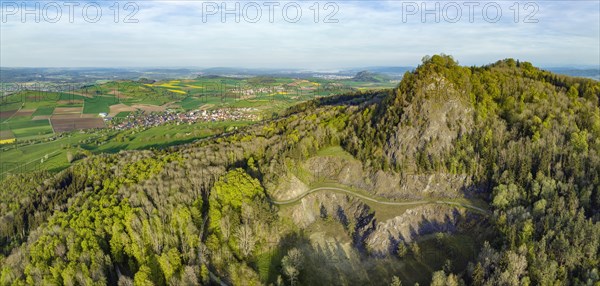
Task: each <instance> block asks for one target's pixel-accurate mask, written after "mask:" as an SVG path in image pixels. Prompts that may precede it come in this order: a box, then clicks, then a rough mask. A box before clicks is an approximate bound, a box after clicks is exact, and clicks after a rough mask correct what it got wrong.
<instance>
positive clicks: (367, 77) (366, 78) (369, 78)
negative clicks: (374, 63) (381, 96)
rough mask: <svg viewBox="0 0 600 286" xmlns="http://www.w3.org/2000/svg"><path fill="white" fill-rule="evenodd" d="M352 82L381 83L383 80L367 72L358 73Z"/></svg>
mask: <svg viewBox="0 0 600 286" xmlns="http://www.w3.org/2000/svg"><path fill="white" fill-rule="evenodd" d="M352 80H354V81H362V82H382V81H383V79H382V78H381V76H380V75H377V74H374V73H372V72H369V71H361V72H358V73H357V74H356V75H355V76H354V77H353V78H352Z"/></svg>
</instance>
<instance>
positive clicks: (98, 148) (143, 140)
mask: <svg viewBox="0 0 600 286" xmlns="http://www.w3.org/2000/svg"><path fill="white" fill-rule="evenodd" d="M40 121H46V124H47V120H40ZM30 122H34V123H30ZM30 122H19V123H18V124H16V125H15V126H16V127H17V130H19V132H34V131H35V130H36V129H35V128H46V127H45V126H44V125H43V124H41V122H37V121H30ZM36 124H38V125H39V126H37V127H36V126H35V125H36ZM249 124H252V122H242V121H240V122H199V123H195V124H191V125H179V126H177V125H163V126H157V127H153V128H149V129H147V130H144V131H141V132H137V131H133V130H128V131H120V132H119V131H114V130H109V129H106V130H101V131H96V132H92V133H81V132H78V131H74V132H69V133H65V134H63V135H61V137H59V138H57V139H56V140H53V141H48V142H39V143H34V144H26V145H5V146H2V145H0V157H2V160H3V161H5V162H13V163H15V164H16V163H18V164H25V166H24V167H22V168H19V169H18V170H19V171H22V172H27V171H31V170H34V169H48V170H54V171H58V170H62V169H64V168H66V167H68V166H69V165H70V164H69V163H68V162H67V160H66V154H67V152H69V151H71V152H72V153H77V152H80V153H82V152H90V153H94V154H99V153H116V152H119V151H121V150H140V149H149V148H165V147H168V146H172V145H177V144H184V143H189V142H192V141H194V140H198V139H201V138H205V137H207V136H211V135H215V134H219V133H221V132H223V131H231V130H232V129H233V128H236V127H242V126H246V125H249ZM8 127H9V125H8V124H0V132H2V134H4V130H5V128H8ZM10 127H13V125H10ZM23 127H25V128H23ZM19 128H20V129H19ZM47 128H50V125H49V124H48V125H47ZM46 131H48V130H46ZM49 131H50V132H51V131H52V129H51V128H50V129H49ZM6 134H8V133H6ZM15 135H16V136H17V140H19V139H20V138H19V135H17V133H15ZM21 136H22V134H21ZM21 138H23V137H21ZM25 139H28V138H26V137H25ZM46 154H52V155H51V156H50V158H49V159H48V160H46V161H45V162H44V163H40V160H41V159H42V158H43V157H44V156H45V155H46ZM3 176H4V174H0V178H2V177H3Z"/></svg>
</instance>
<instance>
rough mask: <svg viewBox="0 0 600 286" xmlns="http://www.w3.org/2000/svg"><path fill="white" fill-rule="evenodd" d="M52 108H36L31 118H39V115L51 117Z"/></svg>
mask: <svg viewBox="0 0 600 286" xmlns="http://www.w3.org/2000/svg"><path fill="white" fill-rule="evenodd" d="M54 108H55V107H54V106H41V107H38V108H37V109H36V110H35V112H34V113H33V116H39V115H52V112H54Z"/></svg>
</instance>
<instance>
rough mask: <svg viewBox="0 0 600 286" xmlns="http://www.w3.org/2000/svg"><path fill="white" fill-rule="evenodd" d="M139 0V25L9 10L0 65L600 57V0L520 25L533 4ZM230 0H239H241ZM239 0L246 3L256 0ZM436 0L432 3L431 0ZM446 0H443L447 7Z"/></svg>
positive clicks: (557, 7)
mask: <svg viewBox="0 0 600 286" xmlns="http://www.w3.org/2000/svg"><path fill="white" fill-rule="evenodd" d="M578 2H581V1H578ZM3 3H5V2H3ZM43 3H44V2H42V6H43ZM57 3H61V2H57ZM80 3H81V6H83V5H85V4H86V2H80ZM119 3H120V5H124V4H125V3H126V2H119ZM136 3H137V5H138V6H139V11H138V12H137V14H136V15H135V18H137V19H138V20H139V23H129V24H128V23H123V22H122V21H123V18H124V17H125V16H126V15H127V14H128V13H129V12H131V11H132V10H131V9H132V7H129V8H130V9H129V10H127V11H125V10H123V8H124V7H122V6H121V7H120V10H121V11H120V13H119V20H120V21H119V23H114V22H113V17H114V9H112V10H111V9H110V7H109V5H108V4H103V6H102V11H103V15H102V19H101V20H100V21H99V22H98V23H87V22H85V21H84V19H83V18H82V17H81V15H80V14H81V10H79V13H78V14H76V15H75V16H76V17H75V21H74V23H69V21H68V20H67V19H68V15H67V14H66V11H63V18H62V19H61V21H59V22H57V23H47V22H45V21H43V20H42V21H41V23H33V21H30V19H31V16H30V18H28V21H27V22H26V23H21V21H20V19H19V15H12V16H8V17H7V21H6V23H2V25H1V27H0V32H1V34H0V35H1V36H0V37H1V42H2V44H1V47H0V52H1V55H0V61H1V63H0V65H2V66H198V67H210V66H237V67H281V68H285V67H303V68H338V67H353V66H374V65H414V64H417V63H418V62H419V61H420V59H421V57H422V56H423V55H426V54H433V53H440V52H444V53H448V54H452V55H453V56H454V57H455V58H456V59H458V60H459V61H460V62H461V63H463V64H469V65H470V64H476V65H480V64H486V63H489V62H493V61H495V60H498V59H501V58H506V57H514V58H520V59H523V60H529V61H532V62H534V64H536V65H541V66H548V65H571V64H574V65H584V64H585V65H599V64H600V30H599V28H598V27H599V26H600V15H599V12H598V11H599V10H598V5H599V3H598V2H594V1H584V2H581V3H577V4H570V2H567V1H551V2H550V1H545V2H542V1H538V2H535V3H536V4H537V7H538V8H539V9H538V11H537V13H536V14H535V19H537V20H538V21H539V22H538V23H522V21H523V19H524V17H525V15H526V14H527V12H531V11H532V10H529V11H526V10H524V7H523V6H520V7H519V8H520V12H521V13H520V14H519V20H520V23H514V21H513V20H514V9H513V10H511V5H513V2H498V3H499V5H500V6H501V10H502V13H503V14H502V15H503V16H502V19H501V20H500V21H498V22H497V23H488V22H486V21H485V19H484V18H483V17H482V15H481V13H482V11H481V8H478V9H477V8H476V9H475V10H474V11H475V16H476V17H475V21H474V23H469V21H468V14H467V11H468V10H467V8H466V7H465V6H464V5H463V2H457V3H458V4H460V5H463V6H462V7H463V11H462V12H463V13H462V18H461V20H460V21H459V22H457V23H448V22H446V21H444V18H443V17H442V18H441V22H440V23H433V22H432V21H433V18H434V16H433V15H428V16H427V20H428V21H427V22H426V23H422V21H421V17H420V14H419V13H417V14H415V15H407V16H406V19H407V20H408V21H407V22H403V6H402V5H403V3H404V5H405V6H404V7H405V8H406V7H407V6H406V5H411V4H410V2H400V1H348V2H340V1H338V2H336V3H337V7H339V11H338V12H337V14H336V15H335V17H334V18H336V19H338V20H339V23H323V22H322V21H323V20H324V17H325V16H326V15H327V14H328V13H330V12H331V11H333V10H332V9H331V8H332V7H329V8H330V10H328V11H325V10H324V5H325V3H327V2H319V3H320V7H319V8H320V9H319V10H320V13H319V20H320V22H319V23H314V21H313V17H314V15H315V14H314V11H315V10H314V8H316V7H315V6H312V5H313V3H314V2H297V3H298V4H299V5H300V7H301V9H302V19H301V20H300V21H299V22H297V23H288V22H286V21H285V20H284V17H283V16H282V14H281V7H282V6H283V5H285V4H286V3H288V2H279V3H280V6H279V7H278V8H277V9H276V13H275V19H274V20H275V21H274V23H270V22H269V21H268V16H269V15H268V9H267V7H266V6H264V2H256V3H257V4H259V5H261V6H262V18H261V20H260V21H258V22H257V23H248V22H246V21H244V20H243V19H242V20H241V22H240V23H235V22H234V21H233V19H232V18H233V15H227V18H228V21H227V22H226V23H222V22H221V17H220V15H219V14H217V15H210V16H208V17H207V20H208V21H207V22H206V23H204V21H203V13H202V9H203V2H200V1H160V2H159V1H138V2H136ZM210 3H216V4H220V3H221V1H216V2H206V1H205V2H204V5H205V7H207V6H206V5H207V4H208V5H212V4H210ZM226 3H227V4H226V5H228V7H232V5H233V3H234V2H226ZM239 3H240V7H244V5H245V4H247V3H249V2H239ZM414 3H416V4H417V5H420V3H421V2H419V1H417V2H414ZM430 3H431V2H428V4H426V5H429V6H427V7H429V8H433V7H434V6H433V5H430ZM447 3H449V2H440V7H444V5H445V4H447ZM485 3H486V2H482V5H483V4H485ZM111 4H112V2H111ZM522 4H523V3H521V5H522ZM3 5H4V4H3ZM311 6H312V8H313V9H311ZM418 7H420V6H418ZM513 8H514V7H513ZM2 12H3V13H6V9H5V10H3V11H2ZM76 12H77V11H76ZM253 12H254V10H252V13H253ZM492 14H493V13H492ZM292 16H294V13H293V10H290V17H292ZM442 16H443V15H442ZM452 16H454V14H452V15H450V14H449V17H452Z"/></svg>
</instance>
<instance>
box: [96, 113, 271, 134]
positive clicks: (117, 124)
mask: <svg viewBox="0 0 600 286" xmlns="http://www.w3.org/2000/svg"><path fill="white" fill-rule="evenodd" d="M255 111H256V108H248V107H244V108H221V109H214V110H193V111H188V112H175V111H171V110H167V111H164V112H150V113H147V112H144V111H136V112H134V113H131V114H129V115H127V117H125V118H112V119H111V118H105V120H106V121H107V126H108V127H109V128H112V129H114V130H127V129H132V128H139V127H143V128H149V127H154V126H159V125H164V124H176V125H179V124H192V123H195V122H217V121H256V120H258V119H259V117H258V116H257V115H256V114H253V113H252V112H255Z"/></svg>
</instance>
